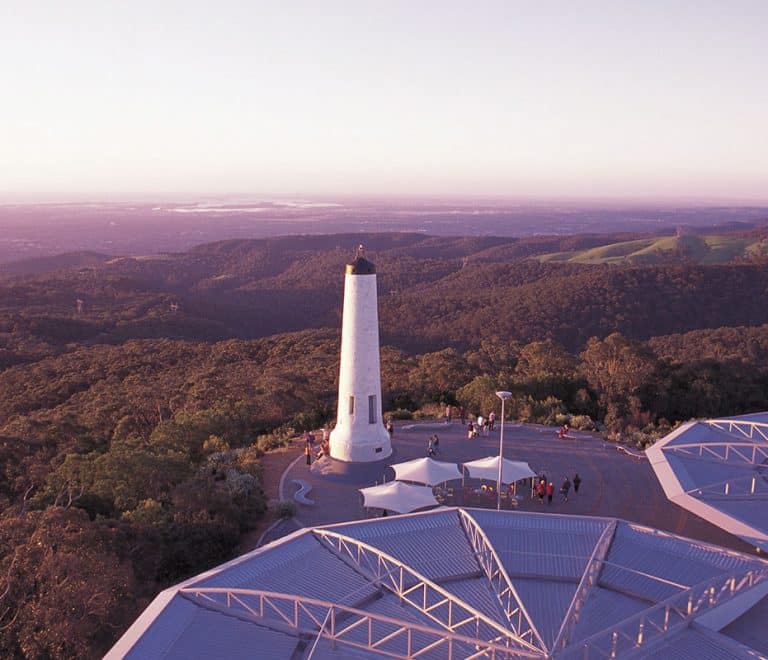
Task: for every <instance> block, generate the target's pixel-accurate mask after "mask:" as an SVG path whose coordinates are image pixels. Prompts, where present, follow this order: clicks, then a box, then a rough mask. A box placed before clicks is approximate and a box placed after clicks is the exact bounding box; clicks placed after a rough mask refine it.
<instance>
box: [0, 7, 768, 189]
mask: <svg viewBox="0 0 768 660" xmlns="http://www.w3.org/2000/svg"><path fill="white" fill-rule="evenodd" d="M0 83H1V84H2V90H3V94H2V97H0V194H6V195H7V194H11V195H34V194H37V193H45V194H53V195H66V196H74V195H77V194H83V195H85V196H91V197H93V196H98V195H107V196H108V195H117V196H120V195H128V194H131V193H177V192H179V193H185V194H191V195H205V194H221V193H251V194H259V195H269V194H274V195H293V194H300V195H319V194H323V195H331V196H333V195H357V194H374V195H454V196H455V195H467V196H473V195H483V196H488V195H492V196H501V197H503V196H509V197H515V196H540V197H550V196H552V197H557V196H576V197H593V196H598V197H610V196H614V197H623V196H626V197H654V196H656V197H673V198H674V197H681V198H682V197H686V198H708V199H714V198H723V199H726V198H727V199H731V200H754V201H763V202H765V201H768V0H720V1H717V2H714V1H709V0H677V1H676V0H667V1H664V2H661V1H656V0H605V1H601V2H597V1H586V0H584V1H581V0H562V1H549V2H547V1H542V0H530V1H515V0H506V1H498V2H497V1H482V0H474V1H469V0H468V1H466V2H453V1H450V0H435V1H428V0H422V1H419V0H409V1H403V2H401V1H397V0H385V1H382V2H368V1H366V0H350V1H349V2H332V1H329V0H314V1H312V0H307V1H304V2H299V1H295V2H290V1H289V0H282V1H276V2H259V1H258V0H209V1H207V2H194V1H191V0H184V1H179V2H175V1H163V0H151V1H150V0H124V1H115V0H93V1H86V0H67V1H66V2H65V1H63V0H47V1H46V0H2V1H1V2H0Z"/></svg>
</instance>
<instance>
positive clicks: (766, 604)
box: [720, 596, 768, 656]
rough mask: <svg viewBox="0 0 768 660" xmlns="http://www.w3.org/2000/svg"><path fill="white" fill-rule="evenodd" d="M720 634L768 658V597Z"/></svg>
mask: <svg viewBox="0 0 768 660" xmlns="http://www.w3.org/2000/svg"><path fill="white" fill-rule="evenodd" d="M720 632H721V633H722V634H723V635H727V636H728V637H731V638H732V639H735V640H736V641H737V642H739V643H741V644H746V645H748V646H751V647H752V648H754V649H757V650H758V651H760V653H763V654H765V655H766V656H768V596H766V597H765V598H763V599H762V600H761V601H759V602H758V603H757V604H756V605H755V606H754V607H752V608H750V609H749V610H747V611H746V612H745V613H744V614H742V615H741V616H740V617H738V618H737V619H735V620H733V621H731V623H729V624H728V625H727V626H726V627H725V628H723V629H722V630H721V631H720Z"/></svg>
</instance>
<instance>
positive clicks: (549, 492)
mask: <svg viewBox="0 0 768 660" xmlns="http://www.w3.org/2000/svg"><path fill="white" fill-rule="evenodd" d="M554 494H555V484H553V483H552V482H551V481H550V482H549V483H548V484H547V504H552V496H553V495H554Z"/></svg>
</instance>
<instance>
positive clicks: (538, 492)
mask: <svg viewBox="0 0 768 660" xmlns="http://www.w3.org/2000/svg"><path fill="white" fill-rule="evenodd" d="M546 490H547V486H546V483H545V482H544V480H543V479H542V480H541V481H539V483H538V485H537V486H536V495H538V497H539V504H544V493H545V491H546Z"/></svg>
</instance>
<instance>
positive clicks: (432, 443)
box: [427, 435, 435, 456]
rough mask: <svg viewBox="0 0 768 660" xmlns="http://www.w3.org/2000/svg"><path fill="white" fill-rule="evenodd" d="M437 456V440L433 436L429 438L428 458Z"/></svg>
mask: <svg viewBox="0 0 768 660" xmlns="http://www.w3.org/2000/svg"><path fill="white" fill-rule="evenodd" d="M434 455H435V440H434V438H433V436H431V435H430V436H429V442H428V443H427V456H434Z"/></svg>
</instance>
